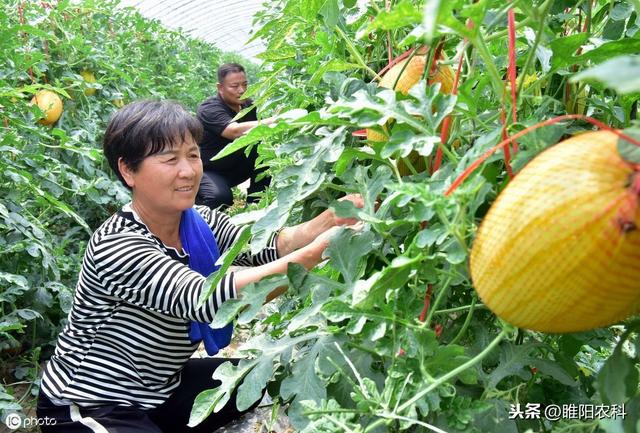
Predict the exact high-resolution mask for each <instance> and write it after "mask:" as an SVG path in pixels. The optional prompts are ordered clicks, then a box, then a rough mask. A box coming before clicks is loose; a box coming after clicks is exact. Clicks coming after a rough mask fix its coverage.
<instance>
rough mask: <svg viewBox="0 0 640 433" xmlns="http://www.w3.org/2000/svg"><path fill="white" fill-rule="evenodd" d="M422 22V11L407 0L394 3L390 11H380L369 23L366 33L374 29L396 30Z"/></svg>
mask: <svg viewBox="0 0 640 433" xmlns="http://www.w3.org/2000/svg"><path fill="white" fill-rule="evenodd" d="M420 22H422V11H421V10H420V8H419V7H418V6H416V5H414V4H413V2H411V1H408V0H403V1H401V2H400V3H398V4H396V5H394V7H393V8H392V9H391V10H390V11H386V10H385V11H381V12H380V13H379V14H378V15H377V16H376V18H375V19H374V20H373V21H372V22H371V24H369V27H368V29H367V31H366V33H369V32H371V31H374V30H396V29H400V28H403V27H407V26H411V25H415V24H419V23H420Z"/></svg>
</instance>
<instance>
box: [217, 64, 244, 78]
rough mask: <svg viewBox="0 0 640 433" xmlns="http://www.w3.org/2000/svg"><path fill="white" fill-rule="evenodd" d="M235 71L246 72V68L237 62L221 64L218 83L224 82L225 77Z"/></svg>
mask: <svg viewBox="0 0 640 433" xmlns="http://www.w3.org/2000/svg"><path fill="white" fill-rule="evenodd" d="M234 72H244V68H243V67H242V65H239V64H237V63H225V64H224V65H222V66H220V67H219V68H218V83H222V82H223V81H224V77H226V76H227V75H229V74H233V73H234Z"/></svg>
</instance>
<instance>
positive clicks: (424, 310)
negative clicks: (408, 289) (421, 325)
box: [418, 284, 433, 322]
mask: <svg viewBox="0 0 640 433" xmlns="http://www.w3.org/2000/svg"><path fill="white" fill-rule="evenodd" d="M432 294H433V286H432V285H431V284H429V285H427V292H426V293H425V294H424V306H423V307H422V311H421V312H420V316H419V317H418V320H419V321H421V322H424V321H425V320H427V313H428V312H429V306H430V305H431V295H432Z"/></svg>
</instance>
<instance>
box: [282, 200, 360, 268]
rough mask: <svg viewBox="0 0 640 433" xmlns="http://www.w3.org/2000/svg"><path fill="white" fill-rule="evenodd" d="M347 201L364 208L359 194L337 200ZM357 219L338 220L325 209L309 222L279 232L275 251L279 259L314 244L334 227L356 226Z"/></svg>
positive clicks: (333, 213)
mask: <svg viewBox="0 0 640 433" xmlns="http://www.w3.org/2000/svg"><path fill="white" fill-rule="evenodd" d="M343 200H348V201H350V202H351V203H353V205H354V206H355V207H357V208H360V209H361V208H362V207H364V199H363V198H362V196H361V195H360V194H349V195H346V196H344V197H342V198H340V199H339V201H343ZM358 221H360V220H358V219H357V218H339V217H338V216H336V214H335V212H334V211H332V210H330V209H327V210H325V211H324V212H322V213H321V214H320V215H318V216H317V217H315V218H313V219H312V220H310V221H307V222H304V223H302V224H298V225H297V226H293V227H285V228H284V229H282V230H281V231H280V234H279V235H278V240H277V246H276V248H277V250H278V255H279V256H280V257H283V256H286V255H287V254H289V253H291V252H293V251H295V250H297V249H300V248H302V247H304V246H307V245H309V244H310V243H311V242H314V241H315V240H316V239H317V238H318V237H319V236H321V235H322V234H324V233H325V232H327V231H328V230H329V229H331V228H332V227H335V226H350V225H354V224H356V223H357V222H358Z"/></svg>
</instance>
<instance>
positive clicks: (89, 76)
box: [80, 69, 96, 96]
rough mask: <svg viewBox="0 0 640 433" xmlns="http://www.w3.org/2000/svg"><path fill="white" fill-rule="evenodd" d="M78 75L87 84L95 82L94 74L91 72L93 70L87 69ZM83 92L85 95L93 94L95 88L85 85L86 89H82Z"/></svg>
mask: <svg viewBox="0 0 640 433" xmlns="http://www.w3.org/2000/svg"><path fill="white" fill-rule="evenodd" d="M80 76H82V79H83V80H84V81H85V82H87V83H89V84H93V83H95V82H96V76H95V75H94V74H93V72H91V71H89V70H87V69H85V70H83V71H82V72H80ZM84 94H85V95H86V96H93V95H95V94H96V89H95V88H93V87H87V88H86V89H84Z"/></svg>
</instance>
